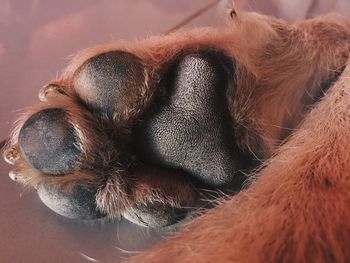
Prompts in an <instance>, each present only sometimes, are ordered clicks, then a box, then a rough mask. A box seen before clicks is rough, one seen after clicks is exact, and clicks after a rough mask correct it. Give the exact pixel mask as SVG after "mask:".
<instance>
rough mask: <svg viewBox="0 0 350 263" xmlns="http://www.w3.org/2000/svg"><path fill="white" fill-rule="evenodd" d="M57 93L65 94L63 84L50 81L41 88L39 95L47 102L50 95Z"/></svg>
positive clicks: (41, 99)
mask: <svg viewBox="0 0 350 263" xmlns="http://www.w3.org/2000/svg"><path fill="white" fill-rule="evenodd" d="M57 94H60V95H65V94H66V93H65V91H64V89H63V88H62V86H60V85H58V84H55V83H49V84H47V85H45V86H44V87H42V88H41V89H40V91H39V94H38V97H39V100H40V101H42V102H47V98H48V97H49V96H50V95H51V96H52V95H57Z"/></svg>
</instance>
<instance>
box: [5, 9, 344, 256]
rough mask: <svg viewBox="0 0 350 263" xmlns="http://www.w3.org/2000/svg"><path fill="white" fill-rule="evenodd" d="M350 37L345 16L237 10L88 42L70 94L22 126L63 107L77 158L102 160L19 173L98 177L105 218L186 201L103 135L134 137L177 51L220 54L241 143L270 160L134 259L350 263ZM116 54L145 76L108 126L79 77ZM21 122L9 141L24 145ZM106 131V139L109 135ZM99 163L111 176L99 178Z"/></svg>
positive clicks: (68, 80)
mask: <svg viewBox="0 0 350 263" xmlns="http://www.w3.org/2000/svg"><path fill="white" fill-rule="evenodd" d="M349 43H350V22H349V21H347V20H346V19H344V18H342V17H339V16H337V15H330V16H325V17H320V18H317V19H314V20H310V21H306V22H301V23H298V24H293V25H290V24H287V23H286V22H284V21H281V20H277V19H274V18H270V17H266V16H262V15H258V14H255V13H235V14H234V15H233V16H232V19H231V20H230V21H229V24H228V26H227V27H224V28H218V29H213V28H202V29H195V30H192V31H187V32H177V33H174V34H171V35H169V36H160V37H152V38H150V39H147V40H142V41H138V42H133V43H129V42H118V43H114V44H111V45H104V46H101V47H97V48H92V49H88V50H85V51H83V52H82V53H81V54H79V55H78V56H76V57H75V58H74V59H73V61H72V63H71V65H70V66H69V67H68V68H67V69H66V71H65V73H64V74H63V75H62V77H61V78H59V79H58V80H55V81H54V83H55V84H57V85H59V86H60V87H65V92H64V93H66V95H64V94H63V95H62V94H59V95H58V96H48V97H47V100H48V102H46V103H45V104H40V105H39V106H36V107H34V108H33V110H31V111H29V112H27V113H26V114H25V115H24V117H23V119H22V120H21V121H20V122H19V125H18V127H19V128H20V127H21V125H22V124H23V122H24V121H25V120H26V119H27V118H28V117H29V116H31V115H32V114H33V112H36V111H38V110H39V109H41V108H43V107H44V108H47V107H54V106H55V105H61V104H62V105H63V106H64V108H66V109H68V111H69V112H70V116H71V118H72V123H74V124H75V125H76V126H75V128H76V130H77V131H78V133H79V134H80V136H79V138H80V142H81V145H79V146H80V148H81V149H82V151H83V152H84V158H85V159H83V160H82V161H81V163H83V164H82V165H85V164H86V163H88V164H89V163H90V164H95V163H96V160H98V163H99V164H101V165H100V166H99V167H97V168H96V169H94V170H93V171H92V172H91V174H89V173H86V172H84V169H82V170H81V169H78V170H79V171H77V172H76V173H74V175H73V176H64V177H50V176H46V175H43V174H40V173H39V172H38V171H36V170H35V169H34V168H32V167H30V165H29V164H27V163H26V162H24V160H23V158H21V157H19V159H18V160H17V161H16V164H18V165H19V166H18V167H19V168H18V167H17V168H16V169H17V170H18V169H21V172H19V171H17V174H18V178H19V179H18V180H19V181H21V182H24V183H25V184H27V185H30V186H34V187H35V186H36V185H37V184H39V183H51V184H55V185H57V186H59V187H64V186H70V185H72V184H75V183H77V182H79V181H91V182H92V184H91V185H93V187H96V186H97V188H98V194H97V204H98V206H99V208H100V209H101V210H103V211H105V212H107V213H108V214H109V215H110V216H118V214H119V213H120V212H121V211H123V209H124V208H125V207H126V206H130V205H132V204H133V203H135V202H140V201H141V202H149V201H161V202H164V203H169V204H171V205H173V206H178V207H180V206H184V205H191V202H192V199H195V196H196V190H194V189H193V186H191V185H189V184H188V183H187V181H186V178H185V177H184V176H183V175H182V174H176V175H175V178H176V180H174V182H175V183H174V182H173V181H169V180H168V179H166V180H165V179H164V175H165V174H167V172H166V171H163V170H161V169H158V168H154V167H151V168H149V167H148V168H147V167H146V168H145V167H138V166H137V165H136V166H134V165H133V164H129V163H128V162H126V163H127V164H125V162H124V164H121V163H123V161H121V160H124V159H123V158H124V157H123V154H124V153H123V152H122V150H123V145H122V146H121V149H120V150H118V151H117V152H116V150H115V149H114V148H113V147H108V145H109V143H108V142H109V141H108V140H109V139H108V138H110V137H108V136H112V137H113V136H116V137H118V136H119V137H121V138H123V139H124V140H126V141H128V140H130V138H129V135H130V131H129V130H130V127H131V126H132V125H133V124H134V123H135V121H136V120H137V119H138V118H139V117H140V116H141V114H142V113H143V112H145V111H146V110H147V109H148V107H150V105H152V102H153V98H154V95H155V93H156V92H157V89H156V87H157V85H156V84H157V83H158V82H159V80H160V78H161V76H162V74H163V73H164V72H165V71H166V70H167V69H168V67H169V66H170V64H171V63H172V62H173V61H174V60H175V59H176V58H177V57H178V56H179V54H183V53H191V52H195V51H198V50H202V49H206V50H207V49H210V50H218V51H221V52H223V53H224V54H225V55H226V56H229V57H231V58H232V59H233V60H234V61H235V73H234V74H235V81H236V90H235V91H229V92H228V94H227V96H228V101H229V107H230V112H231V115H232V117H233V119H234V120H235V133H236V136H237V144H238V145H239V147H240V148H241V149H242V151H244V152H247V153H249V152H252V153H254V154H255V155H256V157H257V158H261V159H263V160H266V159H268V158H270V157H271V156H272V157H271V158H270V159H269V160H268V161H266V162H265V163H264V168H262V169H261V170H260V171H259V172H258V173H257V174H255V175H254V176H252V179H251V184H250V186H249V187H248V188H247V189H245V190H243V191H241V192H240V193H239V194H237V195H236V196H234V197H231V198H230V199H229V200H227V201H224V202H222V204H220V205H219V206H218V207H217V208H215V209H212V210H210V211H208V212H207V213H206V214H205V215H203V216H201V217H199V218H198V219H196V220H195V221H194V222H193V223H191V224H189V225H188V226H186V227H185V229H183V230H182V232H181V233H179V234H178V235H176V236H175V237H172V238H170V239H169V240H167V241H164V242H162V243H161V244H160V245H158V246H156V247H155V248H153V249H151V250H150V251H149V252H146V253H142V254H141V255H140V256H137V257H134V258H132V259H130V260H128V262H169V261H172V262H215V261H216V262H349V261H350V249H349V247H350V223H349V222H350V221H349V217H350V212H349V211H350V179H349V176H348V171H350V160H349V159H350V155H349V153H348V152H349V148H348V142H349V141H350V114H349V112H350V106H349V105H350V104H349V102H350V93H349V88H348V86H349V84H348V79H349V76H350V68H349V66H346V65H347V60H348V55H349ZM111 50H123V51H127V52H130V53H132V54H134V55H136V56H137V57H138V58H140V59H141V61H142V63H143V64H144V65H145V76H146V81H145V83H144V85H143V86H142V87H140V88H139V90H137V92H133V93H132V94H128V95H127V96H126V97H125V99H124V101H122V102H120V105H122V108H118V110H117V112H116V113H115V115H114V118H113V121H112V123H108V124H106V123H105V122H104V121H103V120H100V121H96V117H95V116H93V115H92V114H90V113H83V112H86V111H85V109H84V108H83V106H82V105H81V104H80V102H79V101H78V100H77V95H76V93H75V91H74V88H73V84H72V81H73V76H74V74H75V72H76V71H77V70H78V69H79V67H80V66H81V65H83V64H84V63H85V62H86V61H87V60H88V59H89V58H91V57H93V56H95V55H97V54H101V53H104V52H107V51H111ZM344 68H345V70H344V72H343V73H342V75H341V77H340V79H339V80H338V81H337V82H336V83H335V84H334V86H333V87H332V88H331V89H330V90H329V91H328V92H327V93H326V95H325V97H324V98H323V99H322V101H321V102H319V103H317V104H316V106H315V107H314V108H313V109H312V110H311V108H312V107H313V105H315V102H317V99H318V98H317V95H318V93H319V92H320V90H319V88H320V86H321V84H322V83H324V82H325V81H327V80H332V79H336V77H337V75H338V74H339V72H341V71H342V70H343V69H344ZM59 93H60V92H59ZM118 103H119V102H118ZM91 127H92V128H91ZM19 128H17V129H15V132H14V133H13V136H12V140H11V145H16V143H17V136H18V129H19ZM106 130H107V133H108V134H109V135H108V136H107V137H104V136H105V135H104V133H105V131H106ZM101 138H102V139H101ZM101 141H102V142H105V143H102V146H101V145H100V144H101ZM283 141H286V143H285V144H283V145H282V146H281V142H283ZM96 146H99V147H97V148H95V147H96ZM280 146H281V147H280ZM110 148H112V149H110ZM100 151H101V152H103V153H104V155H103V156H99V152H100ZM105 153H106V154H105ZM18 154H20V153H18ZM99 158H100V159H99ZM125 158H126V157H125ZM101 169H102V172H104V175H103V176H102V177H96V176H95V175H94V173H101ZM154 169H155V170H154ZM101 178H102V179H101ZM174 184H175V185H176V187H174Z"/></svg>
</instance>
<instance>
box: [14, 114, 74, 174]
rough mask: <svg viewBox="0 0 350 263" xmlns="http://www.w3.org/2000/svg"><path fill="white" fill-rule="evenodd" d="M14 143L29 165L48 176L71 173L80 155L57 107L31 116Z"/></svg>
mask: <svg viewBox="0 0 350 263" xmlns="http://www.w3.org/2000/svg"><path fill="white" fill-rule="evenodd" d="M18 144H19V147H20V151H21V153H22V154H23V156H24V157H25V159H26V160H27V161H28V162H29V163H30V164H31V165H33V166H34V167H35V168H36V169H38V170H39V171H41V172H43V173H47V174H52V175H64V174H67V173H70V172H72V171H73V170H74V169H75V167H76V164H77V161H78V158H79V156H80V150H79V149H78V147H77V139H76V136H75V134H74V129H73V127H72V125H71V124H70V123H69V122H68V119H67V114H66V112H65V111H64V110H63V109H59V108H53V109H45V110H42V111H39V112H37V113H35V114H34V115H32V116H31V117H30V118H29V119H28V120H27V121H26V122H25V123H24V125H23V126H22V128H21V130H20V133H19V138H18Z"/></svg>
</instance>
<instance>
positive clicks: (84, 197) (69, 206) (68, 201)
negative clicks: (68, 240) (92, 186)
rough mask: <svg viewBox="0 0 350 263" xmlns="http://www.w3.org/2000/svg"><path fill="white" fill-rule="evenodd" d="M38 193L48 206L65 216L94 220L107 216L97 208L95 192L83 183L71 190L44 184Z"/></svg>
mask: <svg viewBox="0 0 350 263" xmlns="http://www.w3.org/2000/svg"><path fill="white" fill-rule="evenodd" d="M38 194H39V197H40V199H41V201H42V202H43V203H44V204H45V205H46V206H47V207H48V208H50V209H51V210H53V211H54V212H56V213H57V214H59V215H62V216H64V217H68V218H72V219H82V220H93V219H98V218H101V217H104V216H105V215H104V214H102V213H101V212H100V211H98V210H97V207H96V201H95V193H94V192H93V191H90V190H88V189H87V188H85V187H84V186H81V185H76V186H75V187H74V188H73V190H71V191H69V192H64V191H63V190H60V189H58V188H54V187H51V186H48V185H45V186H44V185H42V186H40V187H39V188H38Z"/></svg>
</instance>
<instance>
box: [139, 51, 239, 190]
mask: <svg viewBox="0 0 350 263" xmlns="http://www.w3.org/2000/svg"><path fill="white" fill-rule="evenodd" d="M228 70H231V72H232V71H233V69H232V63H230V62H229V61H227V59H226V58H225V57H224V56H222V55H220V54H217V53H196V54H190V55H187V56H184V57H182V58H181V59H179V61H178V62H177V63H176V64H175V65H174V66H173V68H172V70H171V72H170V73H169V74H168V75H167V76H166V81H165V82H164V83H163V85H164V87H163V88H164V89H165V90H166V92H165V94H163V95H162V96H161V97H160V98H158V101H157V103H156V105H155V106H154V109H153V110H152V112H150V113H148V114H147V117H146V118H145V120H144V121H143V122H142V124H141V125H140V127H139V128H138V130H137V139H138V141H139V143H140V145H142V152H143V154H144V156H145V157H146V158H147V159H148V160H150V161H152V162H154V163H155V164H158V165H162V166H166V167H172V168H180V169H183V170H185V171H186V172H188V173H190V174H191V175H193V176H195V177H196V178H197V179H199V180H201V181H203V182H205V183H207V184H209V185H211V186H222V185H224V184H227V183H228V182H230V181H232V177H233V175H234V174H235V171H236V169H237V165H236V163H235V160H237V147H235V144H234V141H235V140H234V133H233V129H232V124H231V123H232V121H231V118H230V114H229V110H228V106H227V101H226V92H227V89H228V88H233V87H229V85H230V84H231V83H232V79H229V75H228Z"/></svg>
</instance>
